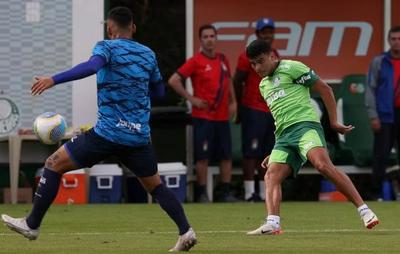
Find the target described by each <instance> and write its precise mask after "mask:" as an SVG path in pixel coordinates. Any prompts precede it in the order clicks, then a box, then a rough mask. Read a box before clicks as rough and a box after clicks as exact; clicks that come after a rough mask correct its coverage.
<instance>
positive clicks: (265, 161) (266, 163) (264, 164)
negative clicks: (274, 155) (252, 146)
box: [261, 155, 269, 169]
mask: <svg viewBox="0 0 400 254" xmlns="http://www.w3.org/2000/svg"><path fill="white" fill-rule="evenodd" d="M268 161H269V155H268V156H267V157H265V159H264V160H263V161H262V162H261V167H262V168H264V169H267V168H268Z"/></svg>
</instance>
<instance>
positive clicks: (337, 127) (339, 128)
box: [331, 122, 354, 134]
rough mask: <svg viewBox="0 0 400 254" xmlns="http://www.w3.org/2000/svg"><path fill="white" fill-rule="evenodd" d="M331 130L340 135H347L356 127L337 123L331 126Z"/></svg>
mask: <svg viewBox="0 0 400 254" xmlns="http://www.w3.org/2000/svg"><path fill="white" fill-rule="evenodd" d="M331 128H332V129H333V130H335V131H336V132H338V133H340V134H346V133H349V132H350V131H352V130H353V129H354V126H353V125H343V124H340V123H337V122H336V123H332V124H331Z"/></svg>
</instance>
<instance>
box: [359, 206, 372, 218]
mask: <svg viewBox="0 0 400 254" xmlns="http://www.w3.org/2000/svg"><path fill="white" fill-rule="evenodd" d="M357 211H358V213H359V214H360V216H361V217H363V216H364V215H365V214H366V213H367V212H368V211H369V208H368V206H367V204H363V205H361V206H360V207H358V208H357Z"/></svg>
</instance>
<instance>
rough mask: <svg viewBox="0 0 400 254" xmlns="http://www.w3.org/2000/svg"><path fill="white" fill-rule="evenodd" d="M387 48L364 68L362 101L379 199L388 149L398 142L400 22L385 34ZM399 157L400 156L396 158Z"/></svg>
mask: <svg viewBox="0 0 400 254" xmlns="http://www.w3.org/2000/svg"><path fill="white" fill-rule="evenodd" d="M388 41H389V45H390V49H389V50H388V51H387V52H384V53H382V54H381V55H379V56H376V57H375V58H374V59H373V60H372V62H371V65H370V68H369V72H368V86H367V90H366V93H365V103H366V107H367V112H368V116H369V118H370V122H371V127H372V130H373V132H374V148H373V153H374V162H373V171H372V189H371V195H372V198H373V199H376V200H379V199H381V190H382V181H383V180H384V176H385V170H386V167H387V164H388V158H389V155H390V151H391V150H392V148H393V146H394V144H395V143H396V144H397V155H398V157H399V145H400V26H395V27H392V28H391V29H390V31H389V34H388ZM399 161H400V160H399Z"/></svg>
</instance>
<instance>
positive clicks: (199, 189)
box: [196, 185, 206, 197]
mask: <svg viewBox="0 0 400 254" xmlns="http://www.w3.org/2000/svg"><path fill="white" fill-rule="evenodd" d="M203 194H206V186H205V185H197V186H196V197H200V196H201V195H203Z"/></svg>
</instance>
